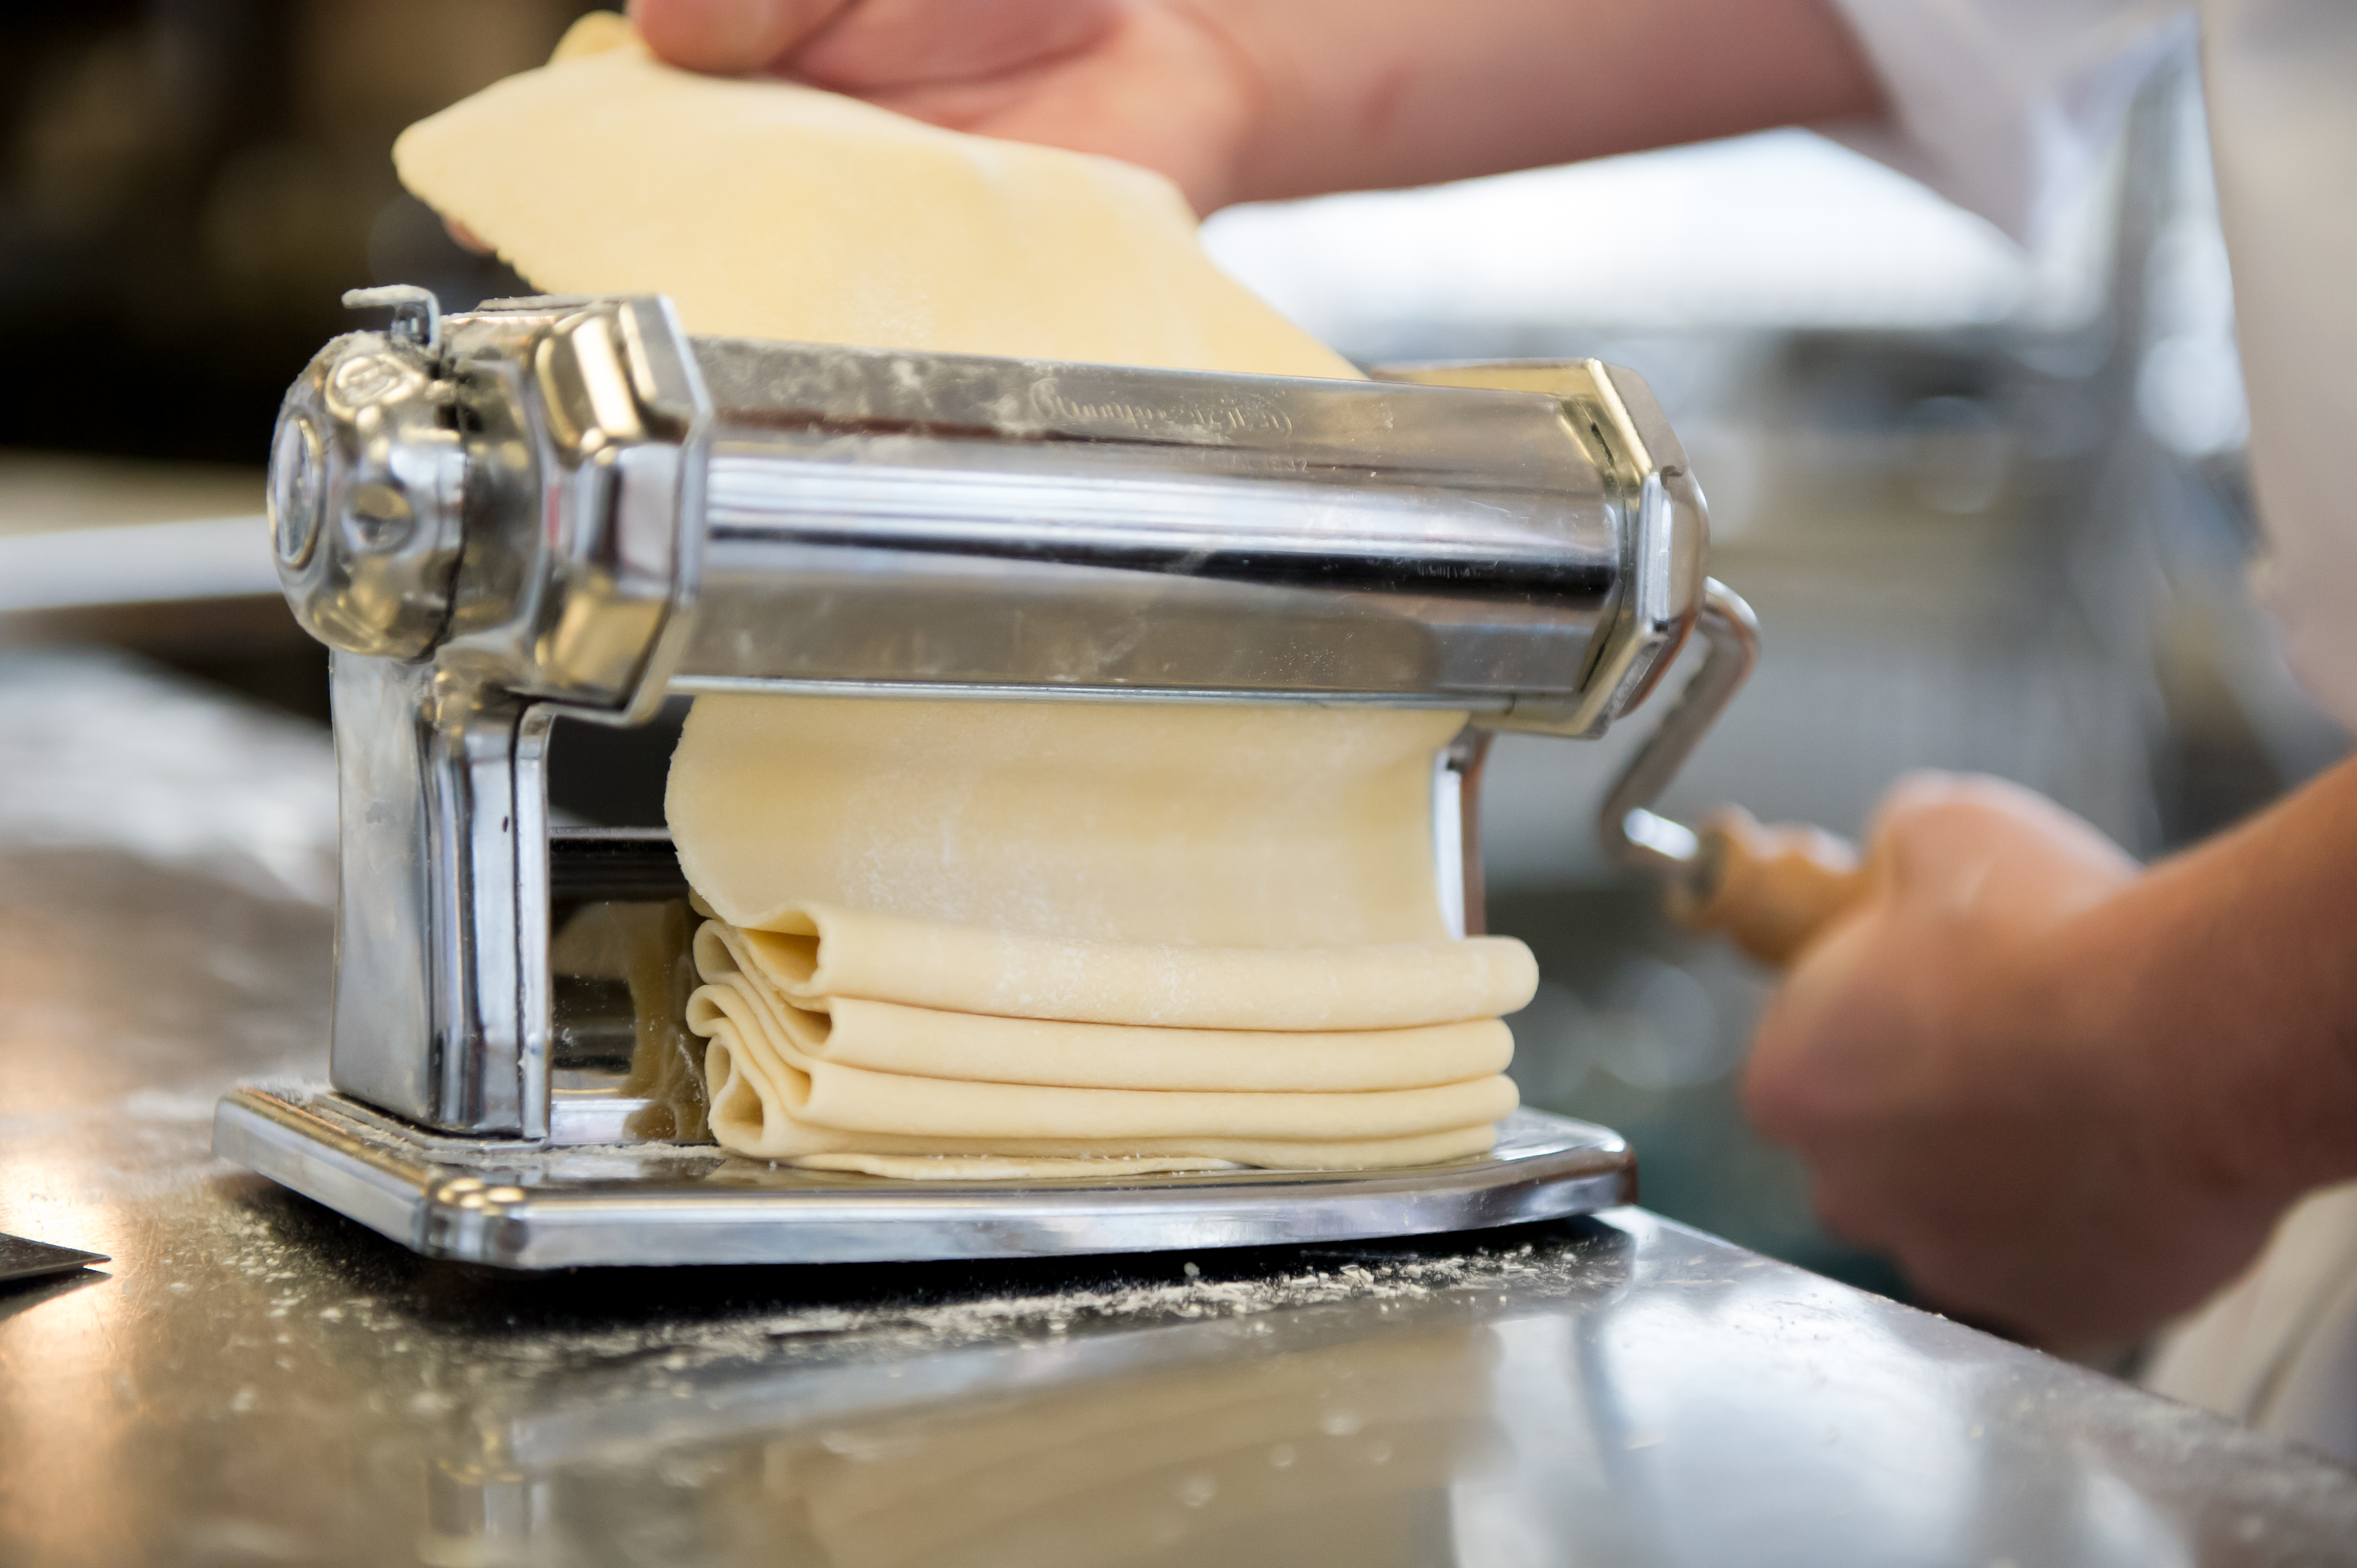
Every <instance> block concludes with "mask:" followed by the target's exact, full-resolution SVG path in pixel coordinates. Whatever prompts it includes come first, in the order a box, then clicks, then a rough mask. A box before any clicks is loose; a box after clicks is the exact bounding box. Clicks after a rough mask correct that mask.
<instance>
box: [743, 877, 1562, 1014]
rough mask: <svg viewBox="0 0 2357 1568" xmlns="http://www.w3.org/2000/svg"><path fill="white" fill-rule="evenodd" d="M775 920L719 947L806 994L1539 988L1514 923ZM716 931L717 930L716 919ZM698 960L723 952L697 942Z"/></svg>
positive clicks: (1200, 1004)
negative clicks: (1295, 934)
mask: <svg viewBox="0 0 2357 1568" xmlns="http://www.w3.org/2000/svg"><path fill="white" fill-rule="evenodd" d="M774 924H775V926H776V927H778V928H780V929H770V930H740V929H736V928H726V927H722V926H720V925H717V924H715V925H710V926H707V927H705V929H704V930H703V931H702V932H700V933H699V934H698V937H697V942H698V945H699V949H701V948H703V947H704V946H705V944H706V943H722V942H726V947H727V955H728V956H727V958H726V963H727V964H728V965H733V966H735V967H737V968H743V969H750V970H753V971H756V972H759V974H760V976H761V978H762V979H763V981H764V982H765V983H767V985H768V986H769V987H770V989H771V990H773V991H775V992H776V993H779V994H780V996H783V997H785V998H787V999H789V1000H791V1001H792V1002H795V1003H797V1004H800V1005H802V1006H803V1007H808V1008H814V1009H818V1010H822V1011H823V1010H824V1009H826V1008H827V1007H829V1006H834V1007H836V1008H838V1009H839V1008H841V1007H842V1006H843V1005H844V1003H845V999H850V998H856V999H858V1000H861V1001H867V1002H888V1003H899V1004H907V1005H908V1006H910V1007H921V1008H933V1009H948V1010H952V1011H956V1012H961V1013H985V1014H991V1015H996V1016H998V1017H1000V1018H1010V1019H1011V1018H1049V1019H1060V1020H1064V1021H1067V1022H1071V1023H1082V1024H1136V1025H1147V1026H1153V1027H1155V1028H1158V1029H1205V1030H1210V1029H1233V1030H1259V1031H1284V1032H1292V1031H1303V1030H1325V1031H1368V1030H1380V1031H1394V1030H1400V1029H1406V1028H1412V1027H1414V1026H1417V1025H1425V1024H1452V1023H1458V1022H1461V1021H1463V1020H1466V1019H1472V1018H1491V1017H1494V1016H1496V1015H1499V1014H1501V1013H1512V1012H1517V1011H1519V1010H1520V1009H1522V1008H1523V1007H1524V1006H1526V1005H1528V1004H1529V1002H1530V1000H1531V997H1532V996H1533V995H1534V993H1536V991H1537V990H1538V965H1537V963H1536V961H1534V960H1533V959H1532V957H1531V950H1530V949H1528V948H1526V947H1524V946H1523V944H1522V943H1521V942H1518V941H1515V940H1512V938H1509V937H1474V938H1471V939H1469V940H1456V941H1436V942H1400V943H1393V944H1388V945H1384V946H1379V947H1355V948H1196V947H1176V946H1172V945H1169V944H1167V943H1147V942H1097V941H1084V940H1078V939H1073V938H1056V937H1034V936H1027V935H1024V934H1023V933H1021V932H1016V931H1003V930H994V929H989V928H986V927H978V926H954V925H946V924H943V923H942V922H939V921H932V920H912V919H909V918H905V917H901V916H896V915H879V914H877V913H875V912H874V911H872V910H866V909H837V908H828V907H827V906H825V905H804V906H799V907H796V906H789V907H788V908H785V909H784V910H782V911H780V913H779V914H778V916H777V917H776V918H775V921H774ZM724 931H725V932H726V935H725V936H724V935H723V934H722V933H723V932H724ZM700 961H701V962H702V963H703V967H704V970H705V973H706V974H709V973H711V972H714V971H715V970H716V969H719V968H721V967H723V965H722V963H721V961H720V958H719V955H713V956H712V957H710V958H708V959H705V958H702V957H700Z"/></svg>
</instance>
